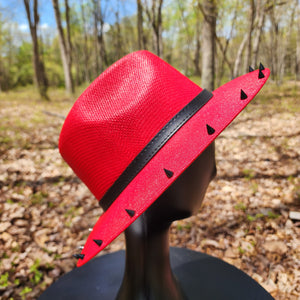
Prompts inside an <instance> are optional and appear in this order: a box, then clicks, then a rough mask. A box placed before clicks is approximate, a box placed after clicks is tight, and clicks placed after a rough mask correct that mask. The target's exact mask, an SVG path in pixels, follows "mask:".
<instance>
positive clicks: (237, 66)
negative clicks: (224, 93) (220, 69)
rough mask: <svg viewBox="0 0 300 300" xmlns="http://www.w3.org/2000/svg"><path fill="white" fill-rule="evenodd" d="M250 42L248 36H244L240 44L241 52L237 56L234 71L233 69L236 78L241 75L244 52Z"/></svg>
mask: <svg viewBox="0 0 300 300" xmlns="http://www.w3.org/2000/svg"><path fill="white" fill-rule="evenodd" d="M247 41H248V34H245V35H244V38H243V41H242V42H241V44H240V47H239V50H238V52H237V55H236V59H235V63H234V69H233V77H234V78H236V77H238V76H239V75H240V69H241V62H242V55H243V52H244V49H245V47H246V44H247Z"/></svg>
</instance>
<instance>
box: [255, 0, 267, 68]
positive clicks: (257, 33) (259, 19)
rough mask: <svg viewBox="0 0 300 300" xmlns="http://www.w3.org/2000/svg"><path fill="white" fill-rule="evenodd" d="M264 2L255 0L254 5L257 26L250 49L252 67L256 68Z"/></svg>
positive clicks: (263, 0) (263, 20)
mask: <svg viewBox="0 0 300 300" xmlns="http://www.w3.org/2000/svg"><path fill="white" fill-rule="evenodd" d="M265 7H266V5H265V0H257V3H256V18H257V26H256V31H255V35H254V40H253V49H252V54H253V55H252V63H251V65H252V67H254V68H255V67H257V64H258V53H259V45H260V38H261V34H262V31H263V26H264V23H265V15H266V12H265Z"/></svg>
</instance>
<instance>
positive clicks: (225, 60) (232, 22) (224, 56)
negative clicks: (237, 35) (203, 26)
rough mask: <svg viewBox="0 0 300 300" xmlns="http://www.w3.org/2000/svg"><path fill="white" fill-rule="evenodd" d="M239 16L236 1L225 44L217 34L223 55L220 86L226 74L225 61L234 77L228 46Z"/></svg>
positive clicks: (219, 79) (219, 76)
mask: <svg viewBox="0 0 300 300" xmlns="http://www.w3.org/2000/svg"><path fill="white" fill-rule="evenodd" d="M237 16H238V1H236V3H235V8H234V12H233V17H232V19H231V28H230V33H229V36H228V37H227V38H226V39H225V45H224V46H223V45H222V43H221V41H220V39H219V38H218V37H217V36H216V37H215V38H216V41H217V44H218V46H219V48H220V50H221V53H222V56H223V59H222V62H221V66H220V70H219V74H218V82H217V85H218V86H220V85H221V80H222V78H223V74H224V67H225V62H226V63H227V65H228V67H229V69H230V73H231V74H230V75H231V77H233V66H232V65H233V64H232V63H231V62H229V60H228V58H227V55H226V54H227V50H228V47H229V43H230V41H231V39H232V37H233V32H234V29H235V23H236V19H237Z"/></svg>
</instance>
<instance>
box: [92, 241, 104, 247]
mask: <svg viewBox="0 0 300 300" xmlns="http://www.w3.org/2000/svg"><path fill="white" fill-rule="evenodd" d="M93 241H94V242H95V243H96V244H97V245H98V246H99V247H100V246H101V245H102V243H103V241H102V240H93Z"/></svg>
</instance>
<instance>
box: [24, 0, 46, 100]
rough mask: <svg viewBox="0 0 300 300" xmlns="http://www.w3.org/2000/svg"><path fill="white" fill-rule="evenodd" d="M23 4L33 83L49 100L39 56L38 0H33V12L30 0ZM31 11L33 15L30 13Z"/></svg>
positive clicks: (43, 96)
mask: <svg viewBox="0 0 300 300" xmlns="http://www.w3.org/2000/svg"><path fill="white" fill-rule="evenodd" d="M24 5H25V9H26V14H27V20H28V24H29V28H30V34H31V39H32V50H33V66H34V73H35V77H34V78H35V80H34V81H35V84H36V85H37V87H38V90H39V93H40V95H41V97H42V98H43V99H46V100H49V98H48V95H47V89H48V81H47V77H46V74H45V67H44V63H43V61H42V59H41V57H40V52H39V39H38V35H37V27H38V24H39V20H40V18H39V14H38V0H34V1H33V8H32V9H33V12H31V8H30V0H24ZM32 13H33V16H32V15H31V14H32Z"/></svg>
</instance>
